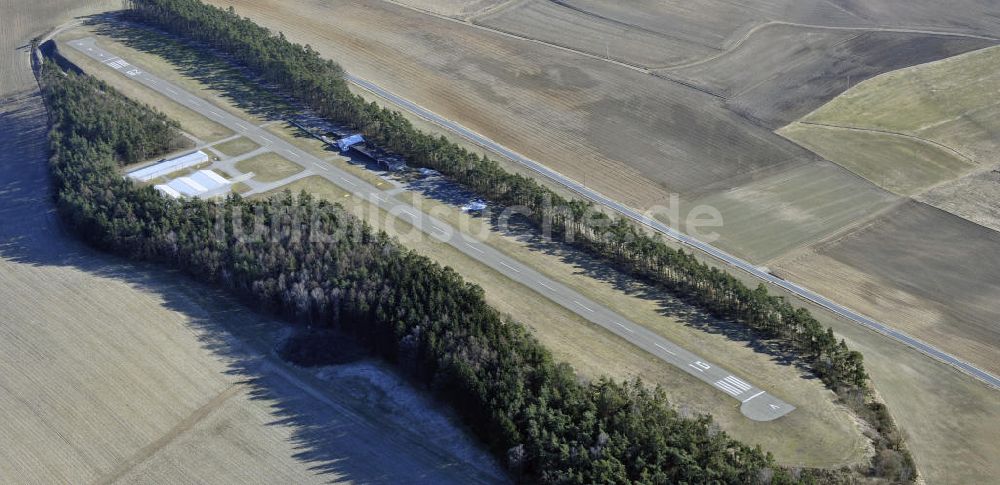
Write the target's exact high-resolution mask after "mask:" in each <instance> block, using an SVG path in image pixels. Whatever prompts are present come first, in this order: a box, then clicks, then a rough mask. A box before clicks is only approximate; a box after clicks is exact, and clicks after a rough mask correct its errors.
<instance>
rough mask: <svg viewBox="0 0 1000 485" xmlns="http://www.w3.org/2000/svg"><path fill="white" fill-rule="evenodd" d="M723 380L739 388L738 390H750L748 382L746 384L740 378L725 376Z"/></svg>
mask: <svg viewBox="0 0 1000 485" xmlns="http://www.w3.org/2000/svg"><path fill="white" fill-rule="evenodd" d="M723 380H724V381H726V382H728V383H729V384H730V385H731V386H733V387H735V388H737V389H739V390H740V392H746V391H749V390H750V387H751V386H750V384H747V383H746V382H744V381H743V380H742V379H740V378H738V377H734V376H726V378H725V379H723Z"/></svg>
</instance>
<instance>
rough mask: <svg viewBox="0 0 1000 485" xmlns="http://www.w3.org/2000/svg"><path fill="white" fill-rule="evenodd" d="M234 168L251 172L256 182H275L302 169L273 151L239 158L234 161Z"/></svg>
mask: <svg viewBox="0 0 1000 485" xmlns="http://www.w3.org/2000/svg"><path fill="white" fill-rule="evenodd" d="M236 169H237V170H239V171H241V172H243V173H250V172H253V173H254V174H255V175H254V177H253V179H254V180H256V181H258V182H277V181H278V180H281V179H283V178H287V177H291V176H292V175H295V174H297V173H299V172H301V171H302V170H303V168H302V166H301V165H299V164H297V163H294V162H292V161H290V160H288V159H287V158H284V157H282V156H281V155H278V154H277V153H273V152H269V153H264V154H262V155H257V156H256V157H253V158H248V159H246V160H240V161H239V162H236Z"/></svg>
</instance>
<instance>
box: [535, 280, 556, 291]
mask: <svg viewBox="0 0 1000 485" xmlns="http://www.w3.org/2000/svg"><path fill="white" fill-rule="evenodd" d="M538 284H540V285H542V286H543V287H545V288H546V289H547V290H549V291H556V289H555V288H553V287H551V286H549V285H547V284H545V282H543V281H539V282H538Z"/></svg>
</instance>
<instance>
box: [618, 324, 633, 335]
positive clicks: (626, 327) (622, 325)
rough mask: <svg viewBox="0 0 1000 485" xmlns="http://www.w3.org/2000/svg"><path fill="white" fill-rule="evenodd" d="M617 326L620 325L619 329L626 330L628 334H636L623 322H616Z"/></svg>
mask: <svg viewBox="0 0 1000 485" xmlns="http://www.w3.org/2000/svg"><path fill="white" fill-rule="evenodd" d="M615 325H618V326H619V327H621V328H624V329H625V330H626V331H627V332H628V333H635V330H632V329H631V328H629V327H628V325H625V324H624V323H622V322H615Z"/></svg>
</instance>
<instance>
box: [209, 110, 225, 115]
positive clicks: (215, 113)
mask: <svg viewBox="0 0 1000 485" xmlns="http://www.w3.org/2000/svg"><path fill="white" fill-rule="evenodd" d="M208 112H209V113H212V114H213V115H215V116H222V113H219V112H218V111H216V110H214V109H210V110H208Z"/></svg>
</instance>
